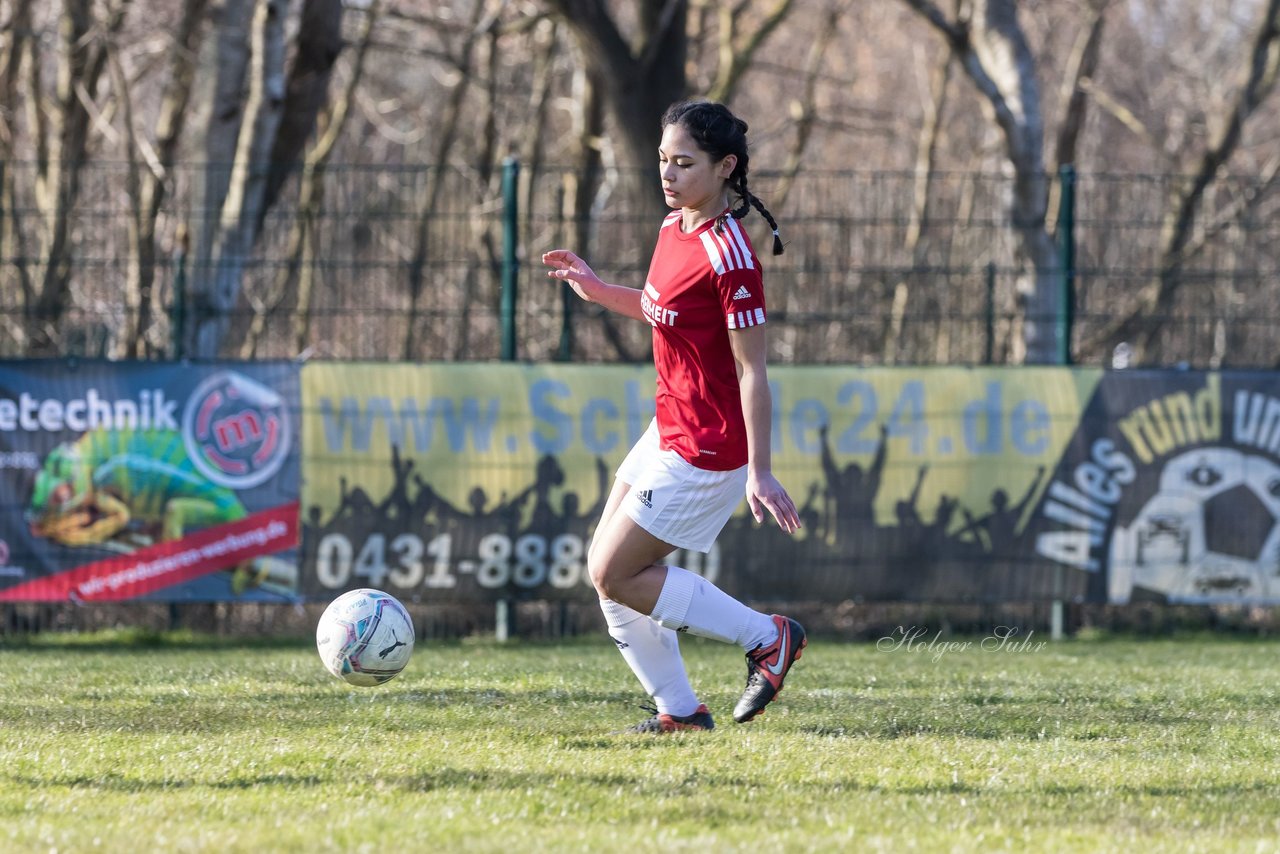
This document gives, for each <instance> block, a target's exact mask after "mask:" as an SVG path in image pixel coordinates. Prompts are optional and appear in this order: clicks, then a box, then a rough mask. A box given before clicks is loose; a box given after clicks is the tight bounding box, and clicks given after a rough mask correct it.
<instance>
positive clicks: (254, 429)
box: [0, 361, 300, 602]
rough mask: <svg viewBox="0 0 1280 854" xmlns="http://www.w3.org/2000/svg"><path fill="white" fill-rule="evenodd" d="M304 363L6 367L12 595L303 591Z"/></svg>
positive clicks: (89, 597)
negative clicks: (300, 366) (300, 480)
mask: <svg viewBox="0 0 1280 854" xmlns="http://www.w3.org/2000/svg"><path fill="white" fill-rule="evenodd" d="M298 403H299V376H298V368H297V366H296V365H294V364H292V363H272V362H263V363H252V364H247V363H235V364H198V365H192V364H172V363H111V362H98V361H87V362H81V361H75V362H71V361H30V362H7V363H0V602H6V601H7V602H16V601H67V600H72V601H81V602H96V601H120V600H130V599H139V600H151V601H219V600H269V601H280V600H281V599H289V600H294V599H297V597H298V594H299V587H298V566H297V550H296V547H297V542H298V475H299V459H300V451H299V441H298V435H297V431H298V417H297V413H298Z"/></svg>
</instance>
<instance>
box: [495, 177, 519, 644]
mask: <svg viewBox="0 0 1280 854" xmlns="http://www.w3.org/2000/svg"><path fill="white" fill-rule="evenodd" d="M519 188H520V161H519V160H518V159H516V158H515V157H508V158H506V159H505V160H503V161H502V306H501V315H502V361H504V362H514V361H515V360H516V297H517V290H518V288H519V280H518V278H517V274H518V273H519V270H520V266H519V265H520V261H519V259H518V258H517V257H516V250H517V248H518V246H519V231H518V227H519V204H518V203H519V198H520V195H519ZM514 628H515V603H514V602H512V601H511V598H510V597H509V596H505V595H504V596H502V597H501V598H499V599H498V600H497V602H495V603H494V611H493V633H494V638H495V639H496V640H498V641H499V642H506V641H507V640H508V639H509V638H510V637H511V636H512V634H514V632H513V629H514Z"/></svg>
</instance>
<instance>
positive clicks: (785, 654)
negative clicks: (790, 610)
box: [733, 614, 809, 724]
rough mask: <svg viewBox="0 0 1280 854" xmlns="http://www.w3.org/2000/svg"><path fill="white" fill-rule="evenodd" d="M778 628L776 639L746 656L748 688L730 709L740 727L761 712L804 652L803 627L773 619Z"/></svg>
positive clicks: (783, 618)
mask: <svg viewBox="0 0 1280 854" xmlns="http://www.w3.org/2000/svg"><path fill="white" fill-rule="evenodd" d="M773 623H774V625H776V626H777V627H778V639H777V640H775V641H774V642H773V643H771V644H769V645H768V646H758V647H756V648H755V649H753V650H751V652H749V653H747V688H746V690H745V691H743V692H742V697H741V699H739V700H738V705H736V706H734V707H733V719H734V720H735V721H737V722H738V723H740V724H745V723H746V722H747V721H749V720H751V719H752V718H754V717H755V716H756V715H758V714H760V713H761V712H763V711H764V707H765V706H767V705H769V703H770V702H772V701H773V698H774V697H776V696H778V692H779V691H781V690H782V680H783V679H786V678H787V671H788V670H790V669H791V665H792V664H794V663H795V662H796V661H797V660H798V659H799V658H800V654H801V653H802V652H803V651H804V648H805V645H806V644H808V642H809V641H808V640H807V639H806V638H805V635H804V627H803V626H801V625H800V624H799V623H797V622H796V621H795V620H793V619H791V618H790V617H780V616H778V615H777V614H774V616H773Z"/></svg>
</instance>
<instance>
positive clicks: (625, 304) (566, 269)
mask: <svg viewBox="0 0 1280 854" xmlns="http://www.w3.org/2000/svg"><path fill="white" fill-rule="evenodd" d="M542 263H544V264H546V265H547V266H548V267H550V268H551V269H550V270H548V271H547V275H548V276H550V277H551V278H553V279H560V280H561V281H564V282H568V283H569V284H570V285H571V286H572V287H573V289H574V291H576V292H577V294H578V296H580V297H582V298H583V299H584V300H586V301H587V302H593V303H596V304H597V305H600V306H603V307H604V308H607V309H608V310H609V311H616V312H617V313H618V314H622V315H625V316H627V317H630V318H634V319H635V320H644V312H643V311H642V310H641V308H640V291H639V290H638V289H636V288H628V287H625V286H623V285H611V284H609V283H608V282H604V281H601V279H600V277H599V276H597V275H596V274H595V271H594V270H592V269H591V267H589V266H588V265H587V262H586V261H583V260H582V259H581V258H579V257H578V256H577V255H575V254H573V253H572V252H570V251H569V250H567V249H552V250H551V251H550V252H544V253H543V254H542Z"/></svg>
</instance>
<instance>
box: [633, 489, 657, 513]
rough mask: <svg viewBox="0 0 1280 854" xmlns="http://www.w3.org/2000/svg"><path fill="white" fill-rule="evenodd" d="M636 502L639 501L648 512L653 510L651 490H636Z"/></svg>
mask: <svg viewBox="0 0 1280 854" xmlns="http://www.w3.org/2000/svg"><path fill="white" fill-rule="evenodd" d="M636 500H637V501H639V502H640V503H641V504H643V505H644V506H645V507H648V508H649V509H650V510H652V509H653V490H652V489H639V490H636Z"/></svg>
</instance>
